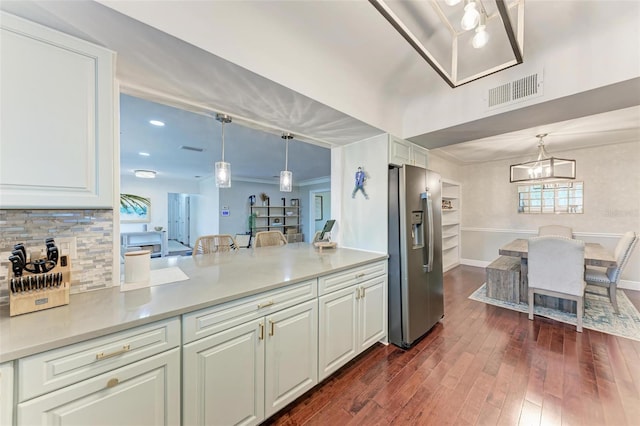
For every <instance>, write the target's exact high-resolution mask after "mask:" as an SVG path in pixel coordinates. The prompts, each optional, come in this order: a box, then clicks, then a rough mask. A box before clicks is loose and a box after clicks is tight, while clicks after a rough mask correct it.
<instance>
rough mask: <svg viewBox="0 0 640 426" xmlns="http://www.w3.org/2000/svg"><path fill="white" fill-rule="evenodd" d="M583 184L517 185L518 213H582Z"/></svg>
mask: <svg viewBox="0 0 640 426" xmlns="http://www.w3.org/2000/svg"><path fill="white" fill-rule="evenodd" d="M582 185H583V182H558V183H537V184H533V185H518V213H583V212H584V211H583V209H582V205H583V189H582Z"/></svg>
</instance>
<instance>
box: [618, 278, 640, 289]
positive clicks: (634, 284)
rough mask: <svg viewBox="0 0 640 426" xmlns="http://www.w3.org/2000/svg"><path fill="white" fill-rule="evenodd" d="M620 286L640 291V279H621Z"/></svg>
mask: <svg viewBox="0 0 640 426" xmlns="http://www.w3.org/2000/svg"><path fill="white" fill-rule="evenodd" d="M618 288H625V289H627V290H635V291H640V281H631V280H620V281H618Z"/></svg>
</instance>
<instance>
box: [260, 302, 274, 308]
mask: <svg viewBox="0 0 640 426" xmlns="http://www.w3.org/2000/svg"><path fill="white" fill-rule="evenodd" d="M273 304H274V301H273V300H269V301H268V302H264V303H261V304H259V305H258V309H262V308H266V307H267V306H271V305H273Z"/></svg>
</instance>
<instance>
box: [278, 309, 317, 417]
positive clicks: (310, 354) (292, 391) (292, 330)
mask: <svg viewBox="0 0 640 426" xmlns="http://www.w3.org/2000/svg"><path fill="white" fill-rule="evenodd" d="M265 324H266V327H267V337H266V342H267V344H266V348H265V349H266V357H265V366H266V367H265V416H266V417H269V416H271V415H272V414H274V413H275V412H276V411H278V410H280V409H281V408H283V407H284V406H285V405H287V404H288V403H290V402H292V401H293V400H294V399H296V398H297V397H298V396H300V395H302V394H303V393H305V392H306V391H308V390H309V389H311V388H312V387H314V386H315V385H316V383H318V301H317V300H311V301H309V302H306V303H303V304H300V305H298V306H294V307H292V308H289V309H286V310H284V311H280V312H277V313H275V314H273V315H269V316H268V317H266V323H265Z"/></svg>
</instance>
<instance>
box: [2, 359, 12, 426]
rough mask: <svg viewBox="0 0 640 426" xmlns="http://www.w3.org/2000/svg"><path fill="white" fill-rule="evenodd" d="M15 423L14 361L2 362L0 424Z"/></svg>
mask: <svg viewBox="0 0 640 426" xmlns="http://www.w3.org/2000/svg"><path fill="white" fill-rule="evenodd" d="M11 424H13V362H5V363H4V364H0V425H11Z"/></svg>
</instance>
